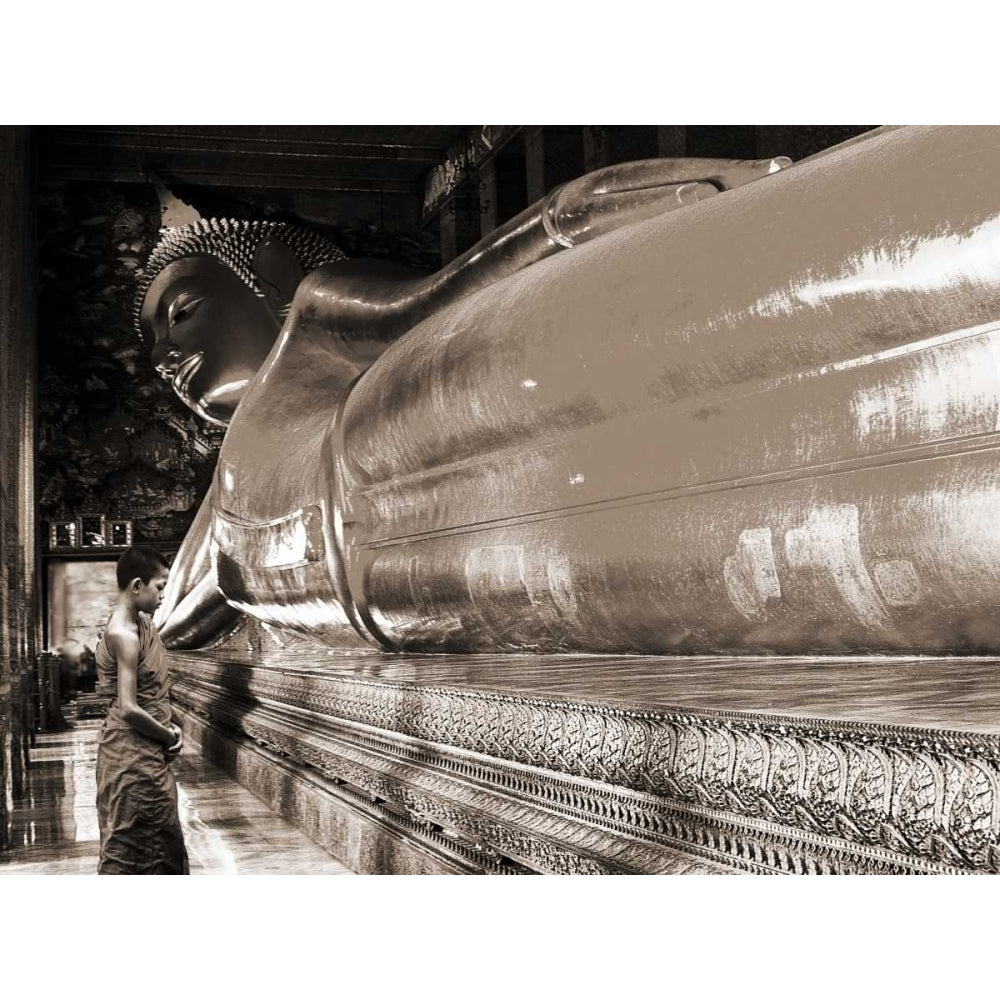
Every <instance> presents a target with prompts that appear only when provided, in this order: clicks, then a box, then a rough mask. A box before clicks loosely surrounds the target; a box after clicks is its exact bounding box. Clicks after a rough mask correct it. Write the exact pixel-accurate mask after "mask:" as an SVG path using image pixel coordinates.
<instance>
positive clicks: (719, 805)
mask: <svg viewBox="0 0 1000 1000" xmlns="http://www.w3.org/2000/svg"><path fill="white" fill-rule="evenodd" d="M174 670H175V677H176V681H175V690H174V694H175V698H176V699H177V700H178V702H179V703H180V704H181V705H182V706H183V707H184V708H185V709H186V710H187V711H188V712H189V713H191V715H192V716H193V717H194V718H197V719H200V720H203V722H202V723H200V725H202V726H203V727H204V722H209V723H210V727H209V728H210V730H211V732H212V733H213V734H218V735H220V736H224V737H225V738H226V739H228V740H229V741H231V742H232V741H236V742H237V743H242V744H243V745H244V746H245V745H246V741H248V740H250V741H253V742H254V743H256V744H257V745H258V746H260V747H263V748H265V749H266V755H267V759H268V760H272V761H273V759H274V758H273V757H272V755H278V756H279V757H280V758H281V759H282V760H283V761H284V762H285V763H284V764H283V765H282V766H284V767H286V768H287V767H292V768H294V769H295V770H296V773H297V774H299V775H300V776H301V779H302V780H307V779H306V777H305V776H309V778H308V780H309V781H312V782H313V783H314V784H316V787H317V788H322V790H323V795H334V796H339V797H340V798H341V799H342V800H343V801H344V802H345V803H348V802H349V803H351V804H352V807H354V808H362V807H363V809H364V810H365V815H366V816H367V817H369V818H370V819H371V821H372V822H381V823H384V824H388V825H391V826H392V827H393V828H394V829H395V830H397V831H399V834H400V835H401V836H406V837H409V838H411V840H412V842H413V843H415V844H419V845H420V849H421V850H427V851H428V852H430V853H434V852H439V853H440V852H442V851H443V852H445V854H450V856H451V857H453V858H455V859H461V861H460V862H459V861H456V862H455V863H456V864H458V865H459V866H460V867H461V866H464V870H480V871H522V870H530V871H539V872H579V873H582V872H593V873H599V872H607V873H626V872H634V873H640V872H682V871H702V872H703V871H725V870H728V871H749V872H789V873H791V872H830V873H913V872H950V873H956V872H997V871H1000V847H998V833H1000V815H998V813H1000V795H998V787H1000V738H998V737H997V736H996V735H995V734H993V733H963V732H960V731H957V730H932V729H918V728H911V727H903V726H896V725H879V724H877V723H871V722H867V723H850V722H844V721H839V720H838V721H824V720H821V719H801V718H792V717H790V716H775V715H758V714H751V713H737V712H724V711H714V712H709V711H693V710H692V711H686V710H657V711H643V710H642V709H641V708H640V707H636V708H629V707H626V706H624V705H621V704H616V703H609V702H601V701H599V700H596V699H595V700H589V701H578V702H569V701H562V700H557V699H554V698H546V699H541V698H534V697H528V696H525V695H524V694H521V693H518V692H516V691H512V692H511V693H510V694H500V693H498V692H496V691H490V690H482V689H477V688H475V687H471V686H467V687H450V688H449V687H442V686H434V687H429V686H423V685H420V684H417V683H399V682H389V681H385V680H380V679H377V680H365V679H359V678H358V677H357V676H356V675H352V674H350V673H335V672H332V671H331V672H326V671H322V672H320V671H312V672H308V673H307V672H303V671H296V670H290V669H287V668H286V669H282V667H281V664H261V665H258V666H249V665H247V664H238V663H233V662H220V661H217V660H213V659H211V658H210V657H207V656H199V655H184V656H179V655H176V654H175V656H174ZM242 752H244V753H245V751H242ZM260 759H261V760H262V761H263V760H264V757H261V758H260ZM260 766H261V767H263V766H264V765H263V764H261V765H260ZM267 766H274V765H273V764H269V765H267ZM241 780H242V779H241ZM258 780H259V779H258ZM251 787H254V785H253V784H252V783H251ZM255 790H256V789H255ZM264 797H265V798H268V800H269V801H270V797H269V796H268V795H265V796H264ZM279 811H281V810H280V809H279ZM307 832H308V831H307ZM334 853H337V852H336V850H334ZM338 856H340V855H338ZM342 860H345V861H348V863H351V862H350V861H349V860H348V859H346V858H342Z"/></svg>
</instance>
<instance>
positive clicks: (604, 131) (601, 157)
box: [583, 125, 683, 172]
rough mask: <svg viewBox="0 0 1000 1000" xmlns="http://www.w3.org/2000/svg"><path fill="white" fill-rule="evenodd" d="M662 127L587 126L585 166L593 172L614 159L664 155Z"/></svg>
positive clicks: (621, 160) (625, 161)
mask: <svg viewBox="0 0 1000 1000" xmlns="http://www.w3.org/2000/svg"><path fill="white" fill-rule="evenodd" d="M660 127H661V126H659V125H586V126H584V129H583V160H584V168H585V170H587V171H588V172H589V171H591V170H598V169H600V168H601V167H607V166H610V165H611V164H614V163H628V162H630V161H631V160H651V159H653V158H654V157H657V156H660V155H661V154H660V149H659V129H660ZM682 127H683V126H682ZM670 155H683V154H670Z"/></svg>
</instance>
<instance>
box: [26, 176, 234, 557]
mask: <svg viewBox="0 0 1000 1000" xmlns="http://www.w3.org/2000/svg"><path fill="white" fill-rule="evenodd" d="M39 216H40V218H39V223H40V226H39V228H40V233H41V242H40V248H39V257H40V260H39V264H40V274H39V327H40V335H39V375H40V381H39V427H38V455H39V486H40V497H39V503H40V514H41V516H42V518H47V519H49V518H50V519H55V520H63V519H72V518H75V517H77V516H79V515H81V514H87V513H104V514H107V515H108V516H109V517H113V518H133V519H134V520H135V525H136V539H137V540H138V541H146V542H153V543H158V544H162V543H165V542H169V541H172V540H176V539H179V538H181V537H183V535H184V532H185V530H186V529H187V527H188V525H189V523H190V521H191V518H192V517H193V516H194V511H195V510H196V509H197V504H198V502H199V500H200V498H201V497H202V496H203V494H204V491H205V489H206V488H207V486H208V483H209V480H210V479H211V475H212V470H213V468H214V466H215V457H216V453H217V451H218V447H219V442H220V441H221V434H219V433H218V432H217V431H214V430H213V429H211V428H207V427H205V426H202V425H200V424H199V422H197V421H196V420H195V418H194V417H193V416H192V415H191V414H190V413H189V411H187V410H186V409H185V407H184V406H182V405H181V403H180V402H179V401H178V400H177V399H176V397H175V396H174V395H173V393H172V392H171V390H170V388H169V386H168V385H167V384H166V383H164V382H163V381H162V380H161V379H160V378H159V377H158V376H157V374H156V372H155V371H154V369H153V367H152V365H151V364H150V361H149V356H148V351H147V350H146V349H145V348H144V345H143V344H142V343H141V342H140V339H139V337H138V335H137V334H136V332H135V331H134V329H133V327H132V297H133V295H134V289H135V284H134V273H135V271H136V270H137V269H138V268H139V267H140V266H141V264H142V261H143V260H144V259H145V257H146V255H147V254H148V252H149V250H150V248H151V247H152V245H153V243H154V242H155V238H156V233H157V230H158V227H159V218H160V211H159V203H158V202H157V200H156V197H155V194H154V192H153V189H152V188H151V187H149V188H146V187H141V186H135V185H115V186H114V187H112V186H105V185H90V184H84V183H48V184H44V185H43V186H42V189H41V190H40V192H39Z"/></svg>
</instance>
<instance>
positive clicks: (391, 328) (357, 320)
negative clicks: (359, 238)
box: [292, 157, 790, 367]
mask: <svg viewBox="0 0 1000 1000" xmlns="http://www.w3.org/2000/svg"><path fill="white" fill-rule="evenodd" d="M789 163H790V161H789V160H788V159H787V158H785V157H777V158H774V159H768V160H717V159H693V158H685V159H655V160H639V161H635V162H632V163H621V164H616V165H614V166H610V167H605V168H603V169H601V170H595V171H593V172H592V173H589V174H585V175H584V176H583V177H579V178H577V179H575V180H572V181H570V182H568V183H567V184H564V185H562V186H561V187H558V188H556V189H555V190H554V191H552V192H550V193H549V194H548V195H546V197H545V198H542V199H541V200H540V201H538V202H536V203H535V204H533V205H531V206H530V207H529V208H527V209H525V211H523V212H522V213H521V214H520V215H518V216H515V217H514V218H513V219H511V220H509V221H508V222H506V223H504V224H503V225H502V226H500V227H499V228H498V229H496V230H495V231H494V232H492V233H490V234H489V235H488V236H486V237H485V238H484V239H482V240H480V241H479V243H477V244H476V245H475V246H474V247H472V249H470V250H468V251H467V252H466V253H464V254H462V255H461V256H460V257H458V258H456V259H455V260H453V261H452V262H451V263H449V264H448V265H446V266H445V267H444V268H442V269H441V270H440V271H438V272H436V273H435V274H432V275H428V276H424V277H417V278H402V277H401V269H399V268H396V267H393V266H391V265H382V264H379V263H377V262H370V261H351V262H347V263H340V264H329V265H326V266H325V267H322V268H319V269H318V270H316V271H314V272H313V273H312V274H310V275H309V276H308V277H307V278H306V279H305V280H304V281H303V282H302V284H301V285H300V287H299V290H298V292H297V293H296V296H295V302H294V304H293V307H292V310H293V313H294V314H295V320H294V322H293V324H292V327H293V328H295V327H297V326H298V325H299V323H302V324H303V325H305V326H310V327H314V328H316V329H319V330H325V331H328V332H329V333H330V335H332V336H333V337H334V338H336V340H337V341H338V342H339V343H338V345H337V352H338V353H339V354H340V355H341V356H342V357H343V358H344V359H345V360H347V361H350V362H352V363H355V364H359V365H361V366H362V367H367V365H369V364H371V363H372V362H373V361H374V360H375V359H376V358H378V357H379V355H381V354H382V352H383V351H384V350H385V349H386V348H387V347H388V346H389V345H390V344H392V343H393V342H394V341H395V340H397V339H398V338H399V337H400V336H402V334H404V333H406V332H407V330H409V329H411V328H412V327H414V326H415V325H416V324H417V323H419V322H420V321H421V320H423V319H425V318H426V317H427V316H429V315H431V314H432V313H434V312H436V311H437V310H438V309H440V308H442V307H443V306H446V305H448V304H449V303H451V302H454V301H456V300H457V299H460V298H462V297H463V296H465V295H467V294H469V293H470V292H473V291H476V290H478V289H480V288H484V287H486V286H488V285H491V284H494V283H495V282H497V281H500V280H502V279H503V278H506V277H508V276H510V275H512V274H514V273H516V272H517V271H520V270H523V269H524V268H526V267H529V266H531V265H532V264H534V263H536V262H538V261H540V260H542V259H544V258H546V257H549V256H551V255H553V254H555V253H559V252H561V251H563V250H565V249H566V248H568V247H573V246H576V245H578V244H580V243H584V242H587V241H589V240H592V239H595V238H596V237H598V236H601V235H604V234H605V233H609V232H612V231H613V230H616V229H619V228H621V227H623V226H626V225H631V224H633V223H636V222H641V221H644V220H646V219H650V218H653V217H655V216H659V215H663V214H664V213H666V212H670V211H673V210H674V209H677V208H682V207H683V206H685V205H688V204H692V203H694V202H697V201H702V200H704V199H705V198H709V197H712V196H713V195H715V194H717V193H718V192H719V191H724V190H727V189H729V188H733V187H739V186H741V185H742V184H745V183H747V182H749V181H752V180H756V179H758V178H760V177H764V176H766V175H768V174H771V173H774V172H776V171H778V170H780V169H782V168H783V167H784V166H787V165H788V164H789Z"/></svg>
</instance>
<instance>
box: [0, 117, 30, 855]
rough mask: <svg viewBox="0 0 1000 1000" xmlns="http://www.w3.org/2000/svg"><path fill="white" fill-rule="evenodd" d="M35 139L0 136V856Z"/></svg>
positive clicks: (22, 668) (25, 559) (24, 661)
mask: <svg viewBox="0 0 1000 1000" xmlns="http://www.w3.org/2000/svg"><path fill="white" fill-rule="evenodd" d="M31 152H32V135H31V132H30V129H29V128H28V127H26V126H5V127H3V128H2V129H0V849H2V848H5V847H7V846H8V845H9V839H10V828H9V817H10V806H11V802H12V799H13V798H14V797H17V796H19V795H20V794H21V791H22V788H23V779H24V769H25V765H26V756H27V738H28V733H27V728H26V726H25V714H26V702H25V700H24V698H25V697H26V696H27V692H26V691H24V692H23V695H22V686H23V685H22V681H23V678H24V677H25V676H26V673H27V670H26V668H27V666H28V664H29V663H30V662H32V661H33V659H34V657H35V655H36V652H37V642H38V638H37V631H38V628H37V623H38V612H37V607H36V600H37V591H36V581H35V577H36V568H37V554H36V544H37V543H36V530H35V472H34V454H35V403H36V382H37V379H36V346H35V340H36V338H35V326H36V318H35V287H34V276H35V253H36V251H35V232H34V197H33V187H34V184H33V169H32V156H31Z"/></svg>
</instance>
